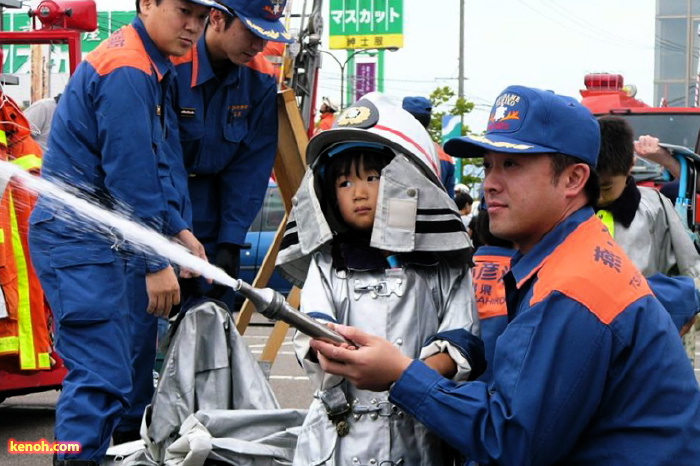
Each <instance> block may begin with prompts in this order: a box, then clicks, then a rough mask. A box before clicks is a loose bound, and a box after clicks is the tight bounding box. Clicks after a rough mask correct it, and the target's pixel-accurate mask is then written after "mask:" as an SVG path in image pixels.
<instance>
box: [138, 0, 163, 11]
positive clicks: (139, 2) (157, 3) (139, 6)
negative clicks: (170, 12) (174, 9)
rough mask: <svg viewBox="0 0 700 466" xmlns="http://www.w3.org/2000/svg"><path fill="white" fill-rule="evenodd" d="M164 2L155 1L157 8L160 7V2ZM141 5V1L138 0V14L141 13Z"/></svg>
mask: <svg viewBox="0 0 700 466" xmlns="http://www.w3.org/2000/svg"><path fill="white" fill-rule="evenodd" d="M162 1H163V0H155V2H156V6H157V5H160V2H162ZM140 4H141V0H136V14H139V13H141V5H140Z"/></svg>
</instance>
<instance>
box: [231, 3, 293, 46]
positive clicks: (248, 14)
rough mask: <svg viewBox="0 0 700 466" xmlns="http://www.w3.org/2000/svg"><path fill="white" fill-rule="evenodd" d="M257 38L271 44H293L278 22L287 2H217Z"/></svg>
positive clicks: (289, 35)
mask: <svg viewBox="0 0 700 466" xmlns="http://www.w3.org/2000/svg"><path fill="white" fill-rule="evenodd" d="M218 1H219V3H221V4H222V5H224V6H225V7H226V8H228V9H229V10H230V11H231V12H233V13H234V14H235V15H236V16H238V17H239V18H240V19H241V21H243V24H245V25H246V26H247V27H248V29H250V30H251V31H253V33H254V34H255V35H257V36H258V37H262V38H263V39H265V40H271V41H273V42H287V43H289V42H294V39H293V38H292V35H291V34H290V33H288V32H287V29H286V28H285V27H284V25H283V24H282V23H281V22H280V18H281V17H282V13H284V7H285V6H286V5H287V0H218Z"/></svg>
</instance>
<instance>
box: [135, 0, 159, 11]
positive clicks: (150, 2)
mask: <svg viewBox="0 0 700 466" xmlns="http://www.w3.org/2000/svg"><path fill="white" fill-rule="evenodd" d="M155 4H156V2H155V0H139V10H141V13H146V14H147V13H148V11H149V10H150V9H151V7H153V6H155Z"/></svg>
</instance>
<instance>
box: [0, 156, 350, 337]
mask: <svg viewBox="0 0 700 466" xmlns="http://www.w3.org/2000/svg"><path fill="white" fill-rule="evenodd" d="M10 179H13V180H17V181H20V182H21V183H22V185H23V186H24V187H25V188H26V189H29V190H31V191H34V192H37V193H39V194H41V195H43V196H46V197H48V198H50V199H52V200H53V201H55V202H59V203H61V204H63V205H65V206H67V207H69V208H70V211H71V214H72V215H74V216H75V217H78V218H81V219H84V220H86V221H88V222H90V223H92V224H95V225H96V226H102V225H109V226H110V227H111V228H114V229H115V230H117V231H118V232H119V233H120V234H121V235H122V237H123V238H124V240H125V241H128V242H129V243H131V244H132V245H134V246H137V247H138V248H139V249H141V250H143V251H148V252H150V253H153V254H156V255H159V256H162V257H165V258H167V259H169V260H170V262H172V263H174V264H177V265H179V266H180V267H185V268H187V269H190V270H193V271H195V272H197V273H199V274H200V275H202V276H204V277H206V278H210V279H212V280H214V281H215V282H217V283H219V284H221V285H224V286H228V287H230V288H233V290H234V291H237V292H239V293H241V294H242V295H243V296H245V297H246V298H248V299H249V300H250V301H251V302H252V303H253V305H254V306H255V309H256V310H257V311H258V312H260V313H261V314H262V315H264V316H265V317H267V318H268V319H272V320H281V321H283V322H286V323H288V324H289V325H291V326H292V327H294V328H296V329H297V330H299V331H300V332H302V333H304V334H306V335H308V336H310V337H312V338H319V339H322V340H324V341H327V342H329V343H333V344H339V343H349V344H352V343H351V342H349V341H348V340H346V339H345V338H344V337H343V336H342V335H340V334H339V333H337V332H335V331H333V330H331V329H330V328H328V327H326V326H325V325H323V324H321V323H319V322H317V321H316V320H314V319H312V318H311V317H309V316H308V315H306V314H304V313H303V312H299V311H298V310H297V309H295V308H294V307H292V305H291V304H289V303H288V302H287V301H286V300H285V299H284V297H283V296H282V295H281V294H280V293H278V292H277V291H275V290H272V289H270V288H262V289H261V288H253V287H252V286H250V285H249V284H248V283H246V282H244V281H242V280H240V279H237V278H233V277H231V276H230V275H228V274H227V273H226V272H224V271H223V270H222V269H220V268H219V267H216V266H214V265H212V264H210V263H209V262H207V261H205V260H204V259H201V258H199V257H197V256H195V255H193V254H192V253H191V252H190V251H189V250H188V249H187V248H185V247H184V246H182V245H181V244H178V243H176V242H174V241H172V240H171V239H169V238H167V237H165V236H163V235H161V234H160V233H158V232H157V231H155V230H153V229H151V228H148V227H146V226H144V225H141V224H139V223H137V222H135V221H133V220H131V219H129V218H127V217H125V216H123V215H119V214H117V213H116V212H112V211H110V210H107V209H105V208H104V207H102V206H100V205H97V204H95V203H93V202H90V201H88V200H85V199H82V198H80V197H78V196H76V195H74V194H72V193H70V192H69V191H67V190H66V189H63V188H61V187H60V186H59V185H58V184H56V183H53V182H51V181H48V180H45V179H42V178H39V177H37V176H34V175H31V174H29V173H27V172H26V171H24V170H22V169H21V168H20V167H18V166H16V165H14V164H12V163H10V162H5V161H0V195H2V192H4V190H5V188H6V187H7V184H8V183H9V182H10Z"/></svg>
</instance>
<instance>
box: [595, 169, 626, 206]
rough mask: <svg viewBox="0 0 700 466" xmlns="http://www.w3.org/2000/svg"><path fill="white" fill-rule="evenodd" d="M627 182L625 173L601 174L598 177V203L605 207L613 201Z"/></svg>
mask: <svg viewBox="0 0 700 466" xmlns="http://www.w3.org/2000/svg"><path fill="white" fill-rule="evenodd" d="M626 184H627V175H614V176H610V175H608V176H601V177H600V198H599V199H598V205H599V206H600V207H605V206H607V205H609V204H611V203H612V202H613V201H615V200H616V199H617V198H618V197H620V195H621V194H622V191H624V190H625V185H626Z"/></svg>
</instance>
